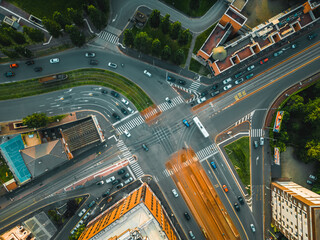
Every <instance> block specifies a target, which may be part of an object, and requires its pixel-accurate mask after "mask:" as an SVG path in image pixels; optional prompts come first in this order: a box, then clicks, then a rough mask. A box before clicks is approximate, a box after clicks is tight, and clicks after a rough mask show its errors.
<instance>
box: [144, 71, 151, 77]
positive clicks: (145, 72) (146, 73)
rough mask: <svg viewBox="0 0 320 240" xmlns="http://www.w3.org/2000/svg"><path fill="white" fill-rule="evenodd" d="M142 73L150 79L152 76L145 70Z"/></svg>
mask: <svg viewBox="0 0 320 240" xmlns="http://www.w3.org/2000/svg"><path fill="white" fill-rule="evenodd" d="M143 73H144V74H145V75H147V76H148V77H151V76H152V75H151V73H149V72H148V71H147V70H144V71H143Z"/></svg>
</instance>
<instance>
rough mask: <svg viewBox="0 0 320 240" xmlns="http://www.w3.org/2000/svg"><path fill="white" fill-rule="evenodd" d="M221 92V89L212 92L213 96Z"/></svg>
mask: <svg viewBox="0 0 320 240" xmlns="http://www.w3.org/2000/svg"><path fill="white" fill-rule="evenodd" d="M219 93H220V90H217V91H215V92H212V93H210V96H211V97H214V96H217V95H218V94H219Z"/></svg>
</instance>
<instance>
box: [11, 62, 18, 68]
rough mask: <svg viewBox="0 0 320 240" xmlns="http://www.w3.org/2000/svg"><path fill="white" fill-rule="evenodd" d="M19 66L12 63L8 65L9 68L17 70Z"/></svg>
mask: <svg viewBox="0 0 320 240" xmlns="http://www.w3.org/2000/svg"><path fill="white" fill-rule="evenodd" d="M18 67H19V65H18V64H17V63H12V64H10V68H18Z"/></svg>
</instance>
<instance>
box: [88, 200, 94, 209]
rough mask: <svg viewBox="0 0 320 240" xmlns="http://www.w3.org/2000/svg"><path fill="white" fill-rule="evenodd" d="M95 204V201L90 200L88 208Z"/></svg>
mask: <svg viewBox="0 0 320 240" xmlns="http://www.w3.org/2000/svg"><path fill="white" fill-rule="evenodd" d="M95 204H96V201H92V202H91V203H90V204H89V205H88V208H91V207H92V206H93V205H95Z"/></svg>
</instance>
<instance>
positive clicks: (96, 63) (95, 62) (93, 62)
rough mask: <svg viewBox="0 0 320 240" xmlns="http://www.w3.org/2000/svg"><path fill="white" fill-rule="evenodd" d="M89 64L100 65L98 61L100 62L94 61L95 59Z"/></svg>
mask: <svg viewBox="0 0 320 240" xmlns="http://www.w3.org/2000/svg"><path fill="white" fill-rule="evenodd" d="M89 64H90V65H98V64H99V61H98V60H93V59H91V60H90V61H89Z"/></svg>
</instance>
